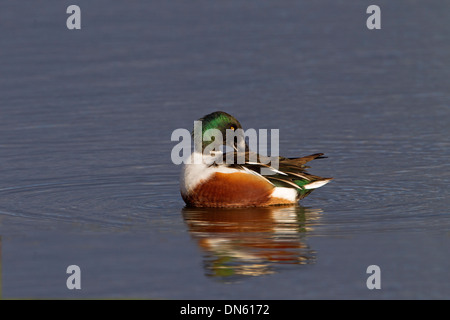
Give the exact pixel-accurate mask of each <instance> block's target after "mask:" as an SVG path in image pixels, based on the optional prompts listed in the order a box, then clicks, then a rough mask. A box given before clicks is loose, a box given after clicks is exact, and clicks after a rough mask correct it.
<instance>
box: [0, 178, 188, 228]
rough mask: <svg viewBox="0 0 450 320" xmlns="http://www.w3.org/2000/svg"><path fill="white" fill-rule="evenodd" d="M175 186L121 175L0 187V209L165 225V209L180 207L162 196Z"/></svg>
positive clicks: (107, 223)
mask: <svg viewBox="0 0 450 320" xmlns="http://www.w3.org/2000/svg"><path fill="white" fill-rule="evenodd" d="M169 190H170V191H169ZM173 190H177V191H178V183H177V182H176V181H175V182H172V181H170V182H167V181H165V182H164V181H160V182H155V181H148V180H144V179H142V178H137V177H121V176H116V177H114V176H108V177H90V178H86V179H64V180H57V181H48V182H45V183H38V184H24V185H17V186H11V187H6V188H2V189H0V198H1V199H2V200H0V213H1V214H2V215H6V216H14V217H21V218H25V219H37V220H45V221H65V222H70V223H75V224H87V225H96V226H99V227H106V228H109V227H112V228H125V227H137V226H139V227H145V226H154V225H155V224H157V223H160V224H163V225H164V224H168V222H167V221H166V222H164V220H165V219H167V217H166V216H165V215H163V214H162V213H161V212H160V211H161V208H167V207H170V206H173V207H179V203H177V202H175V201H173V199H172V198H173V197H170V198H168V197H165V196H164V194H171V193H173Z"/></svg>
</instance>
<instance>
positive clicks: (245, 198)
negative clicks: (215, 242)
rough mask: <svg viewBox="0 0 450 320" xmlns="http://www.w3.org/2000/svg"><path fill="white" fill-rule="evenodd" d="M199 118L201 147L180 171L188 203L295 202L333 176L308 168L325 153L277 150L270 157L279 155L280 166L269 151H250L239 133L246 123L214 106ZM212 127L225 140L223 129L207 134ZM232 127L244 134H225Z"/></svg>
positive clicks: (232, 205)
mask: <svg viewBox="0 0 450 320" xmlns="http://www.w3.org/2000/svg"><path fill="white" fill-rule="evenodd" d="M198 121H199V122H198V123H201V134H202V135H201V137H202V140H201V141H200V142H201V147H200V145H199V147H198V148H194V151H193V152H192V154H191V155H190V156H189V157H188V158H187V160H186V161H185V163H184V164H183V167H182V170H181V177H180V193H181V197H182V198H183V200H184V202H185V203H186V206H187V207H206V208H207V207H210V208H240V207H268V206H281V205H296V204H298V203H299V200H301V199H303V198H305V197H306V196H307V195H309V194H310V193H311V192H312V191H313V190H315V189H317V188H319V187H322V186H324V185H325V184H327V183H328V182H330V181H331V180H332V179H333V178H323V177H319V176H316V175H312V174H310V173H307V172H306V169H307V168H309V167H308V166H306V164H307V163H308V162H310V161H312V160H315V159H323V158H326V157H325V156H324V154H323V153H315V154H311V155H308V156H303V157H298V158H286V157H282V156H278V155H277V156H275V157H271V158H270V159H271V160H275V161H274V162H275V163H276V164H277V165H276V166H275V165H273V164H274V163H273V162H269V161H268V157H267V156H264V155H261V154H258V153H256V152H254V151H251V150H250V149H249V146H248V144H247V142H246V141H245V139H239V138H242V132H243V128H242V125H241V124H240V122H239V121H238V120H237V119H236V118H235V117H233V116H232V115H230V114H228V113H226V112H224V111H215V112H212V113H210V114H207V115H205V116H203V117H202V118H200V119H199V120H198ZM209 129H213V130H215V132H216V133H217V132H220V133H221V136H222V138H223V139H222V140H220V135H219V136H218V137H219V138H218V139H216V138H214V139H211V138H209V139H205V136H207V134H208V132H211V130H209ZM208 130H209V131H208ZM194 131H195V129H194ZM194 131H193V133H192V135H193V136H194ZM213 132H214V131H213ZM227 132H231V133H234V132H240V135H236V138H234V137H233V139H226V137H227ZM195 139H196V138H195V137H194V142H195ZM228 140H229V141H228ZM197 141H199V140H197ZM219 147H222V148H221V149H220V148H219ZM224 147H225V148H224ZM199 159H200V161H198V160H199ZM229 159H233V161H229ZM225 160H226V161H225ZM237 160H239V161H237Z"/></svg>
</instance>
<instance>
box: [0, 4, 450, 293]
mask: <svg viewBox="0 0 450 320" xmlns="http://www.w3.org/2000/svg"><path fill="white" fill-rule="evenodd" d="M69 4H71V3H61V4H57V5H50V4H47V5H44V4H27V5H25V4H21V3H16V2H14V3H13V2H11V3H8V4H5V5H4V6H3V9H2V10H1V12H0V27H1V29H2V30H4V32H2V36H1V37H0V46H1V50H0V72H1V74H2V77H1V78H0V161H1V162H0V163H1V166H0V177H1V178H0V235H1V237H2V239H1V245H2V248H1V254H2V259H1V263H2V268H1V270H2V291H1V292H2V295H3V297H5V298H22V297H32V298H34V297H39V298H52V297H65V298H66V297H68V298H72V297H94V298H103V297H118V298H124V297H140V298H164V299H165V298H169V299H171V298H179V299H192V298H194V299H310V298H332V299H335V298H350V299H353V298H368V299H378V298H396V299H398V298H400V299H403V298H415V299H418V298H426V299H434V298H440V299H442V298H444V299H445V298H449V297H450V288H449V286H448V283H449V276H448V269H449V267H450V259H449V258H448V252H449V249H450V219H449V213H450V212H449V205H450V203H449V200H448V196H449V189H448V185H449V172H450V171H449V162H448V159H449V156H450V152H449V146H450V141H449V137H450V130H449V117H450V106H449V103H450V99H449V98H450V96H449V91H448V88H449V79H450V69H449V65H450V56H449V54H448V52H450V39H449V34H450V32H449V31H450V30H449V23H448V17H447V12H448V10H449V9H450V8H449V4H447V3H445V2H442V1H427V2H426V4H425V3H419V2H414V4H410V2H406V1H396V2H395V4H394V3H391V2H388V1H381V2H378V4H379V5H380V7H381V8H382V29H381V30H372V31H370V30H368V29H367V28H366V27H365V19H366V17H367V15H366V13H365V10H366V8H367V6H369V5H370V4H372V3H369V2H365V1H360V2H358V3H351V2H350V1H343V2H342V1H341V2H339V3H335V2H334V1H315V2H314V3H303V2H299V1H282V2H274V1H250V2H241V1H227V2H217V1H216V2H211V1H194V2H189V3H186V2H183V1H170V2H167V3H160V2H154V3H153V2H152V3H148V2H147V1H135V2H133V3H132V4H127V5H125V4H120V3H118V2H117V3H110V2H107V1H96V2H95V4H94V3H91V2H89V1H79V2H78V5H79V6H80V7H81V9H82V29H81V30H78V31H69V30H67V28H66V27H65V20H66V17H67V14H66V13H65V9H66V8H67V6H68V5H69ZM6 30H7V32H6ZM216 110H224V111H227V112H229V113H231V114H233V115H234V116H235V117H236V118H238V119H239V120H240V122H241V123H242V125H243V126H244V127H245V128H255V129H272V128H276V129H280V153H281V154H282V155H284V156H289V157H293V156H303V155H308V154H312V153H316V152H324V153H325V154H326V155H327V156H328V158H327V159H322V160H316V161H314V162H313V163H312V164H311V166H312V168H311V169H310V171H311V172H312V173H314V174H318V175H321V176H332V177H334V178H335V179H334V180H333V181H332V182H331V183H329V184H328V185H326V186H324V187H323V188H320V189H318V190H316V191H314V192H313V193H312V194H311V195H310V196H308V197H307V198H306V199H304V200H303V201H302V202H301V203H300V205H299V206H294V207H288V208H286V207H277V208H269V209H268V208H265V209H248V210H246V209H239V210H225V211H224V210H208V209H201V210H200V209H186V208H184V203H183V201H182V199H181V197H180V194H179V186H178V179H179V172H180V168H179V167H177V166H175V165H174V164H172V162H171V159H170V152H171V149H172V147H173V146H174V145H175V143H174V142H171V141H170V136H171V133H172V131H173V130H174V129H177V128H188V129H190V128H191V127H192V125H193V121H194V120H196V119H198V118H200V117H201V116H203V115H205V114H207V113H210V112H212V111H216ZM71 264H76V265H79V266H80V268H81V270H82V289H81V290H77V291H71V290H68V289H67V287H66V279H67V276H68V275H67V274H66V268H67V266H68V265H71ZM372 264H376V265H379V266H380V268H381V270H382V289H381V290H368V289H367V287H366V279H367V277H368V274H366V268H367V267H368V266H369V265H372Z"/></svg>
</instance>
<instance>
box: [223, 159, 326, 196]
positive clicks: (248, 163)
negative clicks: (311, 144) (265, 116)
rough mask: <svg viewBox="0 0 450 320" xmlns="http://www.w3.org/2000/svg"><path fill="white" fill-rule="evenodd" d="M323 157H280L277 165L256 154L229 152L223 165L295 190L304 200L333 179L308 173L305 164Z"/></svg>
mask: <svg viewBox="0 0 450 320" xmlns="http://www.w3.org/2000/svg"><path fill="white" fill-rule="evenodd" d="M323 155H324V154H323V153H316V154H312V155H309V156H305V157H300V158H284V157H278V158H277V159H278V164H277V165H275V164H273V162H272V161H271V160H273V159H272V158H270V157H267V156H262V155H259V154H256V153H254V152H245V153H238V152H229V153H227V154H224V155H223V163H224V164H226V165H227V166H229V167H234V168H238V169H242V170H246V171H249V172H250V173H254V174H257V175H261V176H262V177H264V178H266V179H267V180H268V181H270V182H271V183H272V184H273V185H275V186H277V187H287V188H295V189H297V190H298V192H299V195H300V197H301V198H303V197H305V196H306V195H308V194H309V193H310V192H311V191H312V190H313V189H316V188H319V187H321V186H323V185H325V184H326V183H328V182H329V181H330V180H331V179H332V178H323V177H319V176H316V175H312V174H310V173H308V172H306V169H307V168H309V167H307V166H305V164H306V163H307V162H309V161H311V160H314V159H323V158H326V157H324V156H323ZM227 157H228V158H227ZM227 159H228V161H227ZM231 159H234V162H231Z"/></svg>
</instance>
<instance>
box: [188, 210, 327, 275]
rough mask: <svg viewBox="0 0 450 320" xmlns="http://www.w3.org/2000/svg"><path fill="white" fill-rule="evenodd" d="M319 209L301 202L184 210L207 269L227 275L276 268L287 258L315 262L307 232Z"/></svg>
mask: <svg viewBox="0 0 450 320" xmlns="http://www.w3.org/2000/svg"><path fill="white" fill-rule="evenodd" d="M321 212H322V210H321V209H311V208H304V207H301V206H288V207H266V208H238V209H216V208H184V209H183V211H182V213H183V217H184V220H185V222H186V224H187V226H188V228H189V231H190V233H191V234H192V236H193V237H194V239H195V240H197V242H198V244H199V246H200V247H201V248H202V249H203V251H204V252H205V261H204V263H205V268H206V274H207V275H209V276H215V277H225V278H227V279H230V278H233V277H239V276H259V275H264V274H270V273H274V272H277V269H279V268H280V267H281V266H282V265H286V264H309V263H314V261H315V251H314V250H311V249H310V248H309V247H308V245H307V244H306V242H305V233H306V232H307V231H309V230H311V228H312V226H313V225H314V224H315V223H317V220H318V219H319V218H320V213H321Z"/></svg>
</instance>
